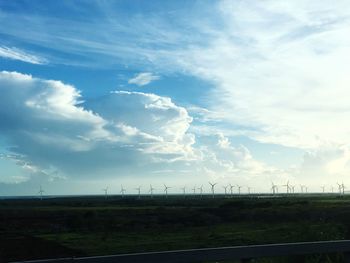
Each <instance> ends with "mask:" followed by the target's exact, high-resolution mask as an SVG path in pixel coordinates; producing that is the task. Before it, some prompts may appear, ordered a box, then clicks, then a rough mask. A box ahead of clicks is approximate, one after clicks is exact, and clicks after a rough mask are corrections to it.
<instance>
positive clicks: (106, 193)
mask: <svg viewBox="0 0 350 263" xmlns="http://www.w3.org/2000/svg"><path fill="white" fill-rule="evenodd" d="M102 191H103V192H105V198H106V199H107V196H108V186H107V187H106V188H103V189H102Z"/></svg>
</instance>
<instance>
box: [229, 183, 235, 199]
mask: <svg viewBox="0 0 350 263" xmlns="http://www.w3.org/2000/svg"><path fill="white" fill-rule="evenodd" d="M229 186H230V194H231V197H232V196H233V188H234V187H235V186H234V185H232V184H229Z"/></svg>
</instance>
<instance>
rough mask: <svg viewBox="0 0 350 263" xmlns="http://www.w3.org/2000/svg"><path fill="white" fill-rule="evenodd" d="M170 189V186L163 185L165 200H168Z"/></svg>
mask: <svg viewBox="0 0 350 263" xmlns="http://www.w3.org/2000/svg"><path fill="white" fill-rule="evenodd" d="M169 188H171V187H170V186H167V185H166V184H164V192H165V198H168V189H169Z"/></svg>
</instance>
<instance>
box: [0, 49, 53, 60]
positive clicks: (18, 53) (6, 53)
mask: <svg viewBox="0 0 350 263" xmlns="http://www.w3.org/2000/svg"><path fill="white" fill-rule="evenodd" d="M0 57H2V58H6V59H13V60H20V61H23V62H27V63H31V64H47V60H46V59H44V58H42V57H40V56H36V55H33V54H29V53H27V52H25V51H23V50H21V49H18V48H14V47H6V46H0Z"/></svg>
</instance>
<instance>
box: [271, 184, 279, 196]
mask: <svg viewBox="0 0 350 263" xmlns="http://www.w3.org/2000/svg"><path fill="white" fill-rule="evenodd" d="M271 185H272V187H271V190H272V194H273V195H275V194H276V193H277V192H278V186H277V185H275V184H274V183H273V182H271Z"/></svg>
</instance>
